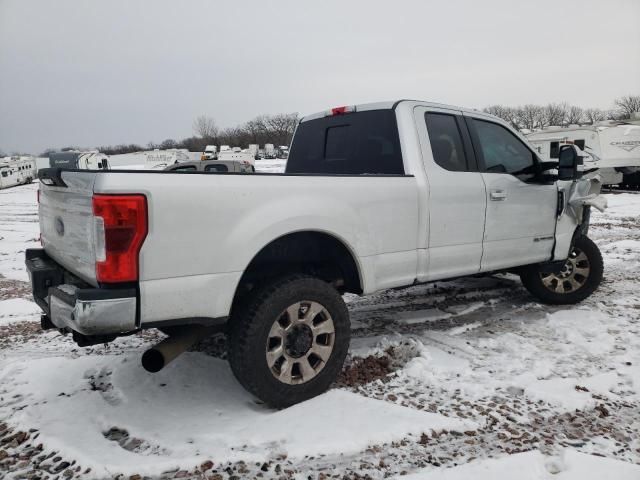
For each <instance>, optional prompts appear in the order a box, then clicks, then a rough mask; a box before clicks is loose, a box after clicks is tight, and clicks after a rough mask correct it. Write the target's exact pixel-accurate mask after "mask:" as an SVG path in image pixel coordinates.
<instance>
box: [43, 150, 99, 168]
mask: <svg viewBox="0 0 640 480" xmlns="http://www.w3.org/2000/svg"><path fill="white" fill-rule="evenodd" d="M49 166H50V167H55V168H64V169H72V170H109V157H108V156H107V155H105V154H104V153H100V152H98V151H97V150H91V151H88V152H80V151H77V150H71V151H67V152H55V153H51V154H50V155H49Z"/></svg>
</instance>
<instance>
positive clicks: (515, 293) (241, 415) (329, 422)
mask: <svg viewBox="0 0 640 480" xmlns="http://www.w3.org/2000/svg"><path fill="white" fill-rule="evenodd" d="M278 162H280V163H278ZM257 167H258V169H259V170H262V171H278V170H279V169H280V170H281V168H282V161H258V162H257ZM36 188H37V186H36V185H29V186H23V187H16V188H12V189H9V190H2V191H0V477H2V478H37V477H38V476H40V477H48V476H50V477H52V478H53V477H56V476H60V478H72V477H81V478H114V477H118V475H121V476H120V477H118V478H129V477H132V478H140V477H136V475H139V476H141V477H144V476H147V477H150V478H174V477H176V478H199V479H200V478H215V479H220V478H230V477H234V476H235V477H236V478H245V477H248V478H254V477H261V478H300V479H302V478H308V477H309V476H311V478H329V477H331V476H339V477H340V478H342V477H343V476H346V477H347V478H366V476H367V475H368V476H369V478H384V477H394V476H400V475H408V477H409V478H428V479H438V480H439V479H446V480H452V479H462V478H464V479H467V478H476V479H479V480H481V479H485V478H486V479H512V478H523V479H551V478H554V479H562V480H575V479H581V480H584V479H603V478H612V479H613V478H615V479H640V436H639V432H640V407H639V405H640V278H639V275H638V271H639V269H640V194H618V195H608V196H607V197H608V200H609V205H610V208H609V209H608V210H607V211H606V212H605V213H604V214H600V213H598V212H594V214H593V218H592V222H593V226H592V228H591V232H590V235H591V236H592V237H593V238H594V239H595V241H596V242H597V243H598V245H599V246H600V248H601V249H602V252H603V255H604V259H605V281H604V282H603V285H602V286H601V288H600V289H599V291H598V292H597V293H596V294H594V295H593V296H592V297H591V298H589V299H588V300H587V301H585V302H583V303H582V304H581V305H577V306H574V307H548V306H541V305H538V304H537V303H535V302H534V301H533V299H532V298H531V297H530V296H529V295H528V294H527V292H526V291H525V290H524V289H523V288H522V287H521V285H520V283H519V280H518V279H517V278H516V277H515V276H512V275H498V276H493V277H486V278H469V279H463V280H457V281H451V282H437V283H436V284H430V285H422V286H416V287H412V288H410V289H407V290H394V291H385V292H381V293H378V294H376V295H372V296H368V297H363V298H359V297H355V296H349V297H348V298H347V299H346V300H347V301H348V305H349V310H350V313H351V318H352V330H353V344H352V348H351V353H350V358H349V360H348V363H347V365H346V366H345V369H344V371H343V373H342V375H341V377H340V379H339V381H338V382H337V383H336V385H335V386H334V388H333V389H331V390H330V391H329V392H327V393H326V394H324V395H322V396H320V397H317V398H315V399H313V400H311V401H309V402H306V403H303V404H300V405H297V406H294V407H292V408H289V409H286V410H283V411H274V410H271V409H269V408H267V407H265V406H264V405H262V404H260V403H258V402H256V401H255V400H254V399H253V398H252V397H251V396H250V395H249V394H247V393H246V392H245V391H244V390H243V389H242V388H241V387H240V386H239V385H238V384H237V383H236V381H235V380H234V378H233V376H232V375H231V372H230V369H229V367H228V365H227V363H226V361H225V360H224V356H225V354H224V338H221V337H214V338H212V339H210V340H209V341H206V342H203V343H202V344H201V345H199V346H197V347H196V348H194V351H192V352H189V353H187V354H185V355H183V356H182V357H180V358H179V359H177V360H176V361H175V362H174V363H172V364H171V365H169V366H168V367H167V368H166V369H165V370H163V371H162V372H160V373H158V374H149V373H147V372H145V371H144V370H143V369H142V368H141V366H140V364H139V358H140V354H141V352H142V351H143V350H144V348H145V347H146V346H149V345H151V344H153V343H154V342H156V341H158V340H159V339H161V338H162V337H163V335H162V334H161V333H159V332H156V331H148V332H144V333H142V334H139V335H134V336H131V337H127V338H121V339H118V340H117V341H115V342H113V343H111V344H109V345H106V346H102V345H99V346H94V347H89V348H86V349H81V348H78V347H77V346H75V344H74V343H73V342H72V341H71V339H70V338H68V337H63V336H60V335H59V334H57V333H55V332H50V331H49V332H41V331H40V330H39V323H38V321H39V314H38V309H37V307H36V306H35V305H34V304H33V302H31V300H30V296H29V295H30V292H29V289H28V284H27V283H26V280H27V275H26V273H25V271H24V267H23V255H24V249H25V248H28V247H30V246H37V245H38V242H37V239H38V224H37V215H36V210H37V208H36ZM28 475H31V477H27V476H28Z"/></svg>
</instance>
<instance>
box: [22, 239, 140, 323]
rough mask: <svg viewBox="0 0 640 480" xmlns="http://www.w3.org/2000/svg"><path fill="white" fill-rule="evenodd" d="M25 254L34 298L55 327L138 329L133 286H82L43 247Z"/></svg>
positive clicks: (135, 295) (135, 297)
mask: <svg viewBox="0 0 640 480" xmlns="http://www.w3.org/2000/svg"><path fill="white" fill-rule="evenodd" d="M25 257H26V258H25V263H26V266H27V271H28V272H29V278H30V279H31V288H32V290H33V298H34V300H35V302H36V303H37V304H38V305H39V306H40V308H42V310H43V311H44V312H45V314H46V315H47V317H49V320H50V321H51V323H52V324H53V325H55V326H56V327H57V328H59V329H63V330H68V331H73V332H77V333H80V334H82V335H86V336H104V335H120V334H124V333H128V332H131V331H133V330H136V329H137V294H136V290H135V289H134V288H125V289H102V288H84V287H82V286H79V285H78V283H77V282H74V281H73V280H74V279H73V278H72V275H71V274H70V273H68V272H66V271H65V269H64V268H63V267H61V266H60V265H58V264H57V263H56V262H55V261H54V260H52V259H51V258H50V257H49V256H47V254H46V253H45V251H44V250H43V249H29V250H27V251H26V255H25Z"/></svg>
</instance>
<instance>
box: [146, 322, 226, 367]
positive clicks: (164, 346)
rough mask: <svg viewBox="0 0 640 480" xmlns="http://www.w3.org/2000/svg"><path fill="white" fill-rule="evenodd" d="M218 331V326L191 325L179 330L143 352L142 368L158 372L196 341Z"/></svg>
mask: <svg viewBox="0 0 640 480" xmlns="http://www.w3.org/2000/svg"><path fill="white" fill-rule="evenodd" d="M219 331H220V327H219V326H215V327H211V326H204V325H193V326H189V327H184V328H181V329H180V330H177V331H176V332H175V333H174V334H172V335H171V336H170V337H169V338H165V339H164V340H163V341H161V342H160V343H158V344H157V345H156V346H155V347H151V348H150V349H149V350H147V351H146V352H144V353H143V354H142V366H143V367H144V369H145V370H146V371H147V372H151V373H156V372H159V371H160V370H162V369H163V368H164V367H166V366H167V365H168V364H169V363H171V362H172V361H173V360H174V359H175V358H176V357H178V355H180V354H182V353H184V352H185V351H186V350H187V349H188V348H189V347H191V346H192V345H193V344H194V343H196V342H197V341H198V340H201V339H203V338H206V337H209V336H211V335H213V334H214V333H217V332H219Z"/></svg>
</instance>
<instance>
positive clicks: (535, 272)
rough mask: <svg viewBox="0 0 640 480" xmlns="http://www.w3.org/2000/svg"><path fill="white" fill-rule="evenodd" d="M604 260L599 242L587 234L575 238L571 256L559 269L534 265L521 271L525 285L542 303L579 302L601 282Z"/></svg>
mask: <svg viewBox="0 0 640 480" xmlns="http://www.w3.org/2000/svg"><path fill="white" fill-rule="evenodd" d="M602 273H603V262H602V255H601V254H600V250H599V249H598V247H597V245H596V244H595V243H593V241H592V240H591V239H590V238H588V237H586V236H580V237H578V238H576V240H575V243H574V245H573V249H572V250H571V253H570V254H569V258H567V261H566V262H565V264H564V266H563V267H562V269H561V270H560V271H557V272H547V271H545V270H544V267H543V265H531V266H529V267H526V268H524V269H523V270H522V271H521V272H520V278H521V280H522V283H523V285H524V286H525V288H526V289H527V290H529V292H531V294H533V295H534V296H535V297H537V298H538V299H539V300H541V301H542V302H543V303H550V304H556V305H562V304H573V303H578V302H581V301H582V300H584V299H585V298H587V297H588V296H589V295H591V294H592V293H593V292H594V291H595V290H596V289H597V288H598V286H599V285H600V282H601V281H602Z"/></svg>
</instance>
